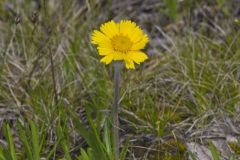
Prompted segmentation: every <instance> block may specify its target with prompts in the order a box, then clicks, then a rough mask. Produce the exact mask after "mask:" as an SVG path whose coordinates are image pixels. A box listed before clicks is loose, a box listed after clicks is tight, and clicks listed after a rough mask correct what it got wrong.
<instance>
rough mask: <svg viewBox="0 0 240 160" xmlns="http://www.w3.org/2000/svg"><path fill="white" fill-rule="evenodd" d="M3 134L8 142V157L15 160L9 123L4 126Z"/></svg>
mask: <svg viewBox="0 0 240 160" xmlns="http://www.w3.org/2000/svg"><path fill="white" fill-rule="evenodd" d="M4 136H5V138H6V139H7V142H8V149H9V151H10V158H11V160H16V152H15V147H14V142H13V137H12V133H11V129H10V127H9V124H7V125H5V126H4Z"/></svg>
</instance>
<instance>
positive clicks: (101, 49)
mask: <svg viewBox="0 0 240 160" xmlns="http://www.w3.org/2000/svg"><path fill="white" fill-rule="evenodd" d="M97 49H98V53H99V55H101V56H105V55H109V54H112V53H113V52H114V50H113V49H112V48H108V47H101V46H99V47H98V48H97Z"/></svg>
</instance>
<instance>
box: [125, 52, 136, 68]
mask: <svg viewBox="0 0 240 160" xmlns="http://www.w3.org/2000/svg"><path fill="white" fill-rule="evenodd" d="M124 61H125V66H126V68H127V69H134V68H135V66H134V63H133V60H131V58H130V57H129V56H128V55H125V57H124Z"/></svg>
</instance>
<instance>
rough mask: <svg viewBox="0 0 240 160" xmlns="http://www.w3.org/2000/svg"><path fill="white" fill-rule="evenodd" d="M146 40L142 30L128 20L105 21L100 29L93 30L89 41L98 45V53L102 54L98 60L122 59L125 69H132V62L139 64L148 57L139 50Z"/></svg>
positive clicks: (108, 61)
mask: <svg viewBox="0 0 240 160" xmlns="http://www.w3.org/2000/svg"><path fill="white" fill-rule="evenodd" d="M148 41H149V40H148V37H147V35H146V34H145V33H144V32H143V30H142V29H140V28H139V26H137V25H136V23H134V22H132V21H130V20H121V21H120V22H119V23H116V22H115V21H113V20H112V21H109V22H106V23H104V24H102V25H101V27H100V31H98V30H94V31H93V33H92V37H91V42H92V43H93V44H96V45H98V47H97V49H98V52H99V55H101V56H103V58H102V59H101V60H100V62H103V63H105V64H109V63H110V62H112V61H121V60H123V61H124V62H125V66H126V68H127V69H134V68H135V66H134V63H137V64H140V63H141V62H143V61H145V60H146V59H147V58H148V56H147V55H146V54H145V53H144V52H142V51H141V50H142V49H143V48H144V47H145V45H146V44H147V42H148Z"/></svg>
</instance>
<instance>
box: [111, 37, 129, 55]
mask: <svg viewBox="0 0 240 160" xmlns="http://www.w3.org/2000/svg"><path fill="white" fill-rule="evenodd" d="M111 42H112V46H113V48H114V50H116V51H120V52H127V51H129V49H130V48H131V47H132V44H133V43H132V42H131V40H130V39H129V38H128V37H127V36H124V35H121V34H120V35H116V36H114V37H113V38H112V39H111Z"/></svg>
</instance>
